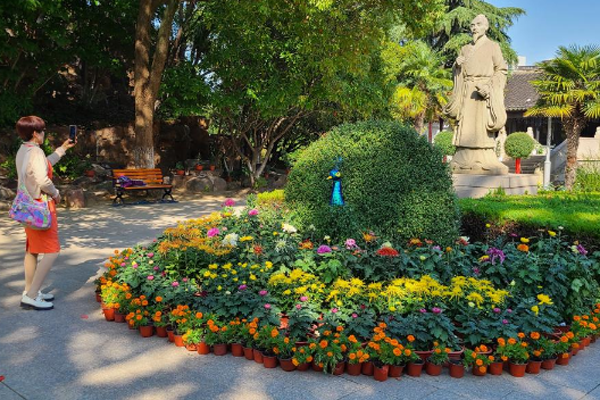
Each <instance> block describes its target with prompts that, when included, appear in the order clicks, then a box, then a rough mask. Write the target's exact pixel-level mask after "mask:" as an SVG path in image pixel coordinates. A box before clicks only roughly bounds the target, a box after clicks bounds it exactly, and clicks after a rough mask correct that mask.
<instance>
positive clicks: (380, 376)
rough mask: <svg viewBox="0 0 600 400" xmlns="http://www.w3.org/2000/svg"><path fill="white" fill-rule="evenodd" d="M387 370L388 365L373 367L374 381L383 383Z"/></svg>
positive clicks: (386, 376)
mask: <svg viewBox="0 0 600 400" xmlns="http://www.w3.org/2000/svg"><path fill="white" fill-rule="evenodd" d="M389 369H390V366H389V365H382V366H381V367H378V366H377V365H375V369H374V370H373V377H374V378H375V380H376V381H379V382H385V381H387V378H388V373H389Z"/></svg>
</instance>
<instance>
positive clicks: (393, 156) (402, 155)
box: [285, 121, 459, 243]
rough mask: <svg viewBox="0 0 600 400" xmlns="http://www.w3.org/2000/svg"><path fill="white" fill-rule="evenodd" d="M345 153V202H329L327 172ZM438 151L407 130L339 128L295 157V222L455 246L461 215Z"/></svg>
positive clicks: (373, 124)
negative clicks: (421, 239)
mask: <svg viewBox="0 0 600 400" xmlns="http://www.w3.org/2000/svg"><path fill="white" fill-rule="evenodd" d="M339 157H341V159H342V161H341V168H340V171H341V173H342V192H343V195H344V199H345V203H346V205H345V206H330V205H329V200H330V195H331V190H332V183H331V182H330V181H329V180H327V177H328V176H329V171H330V170H331V169H332V168H334V166H335V165H336V161H337V160H338V158H339ZM441 160H442V154H441V152H440V151H439V150H438V149H436V148H434V147H432V146H431V145H430V144H429V143H428V142H427V140H426V139H425V138H424V137H422V136H419V135H417V133H416V132H415V131H414V130H413V129H412V128H409V127H406V126H403V125H401V124H399V123H396V122H383V121H366V122H361V123H357V124H346V125H342V126H339V127H336V128H334V129H333V130H332V131H331V132H329V133H327V134H326V135H324V136H323V137H321V138H320V139H319V140H317V141H315V142H314V143H312V144H311V145H310V146H309V147H308V148H307V149H306V150H305V151H304V152H303V153H302V154H301V155H300V157H299V158H298V161H297V162H296V164H295V166H294V169H293V170H292V171H291V173H290V175H289V180H288V184H287V186H286V188H285V197H286V202H287V203H288V204H289V205H290V208H292V209H293V210H294V211H295V212H296V213H297V215H298V223H299V225H301V226H304V227H311V228H312V226H314V232H315V235H316V237H318V238H323V237H324V236H326V235H327V236H331V237H332V238H334V239H339V240H341V241H343V240H345V239H346V238H356V237H360V235H361V233H364V232H367V231H373V232H374V233H375V234H376V235H377V236H380V235H381V236H383V237H385V238H386V239H388V240H392V241H399V242H406V241H408V240H409V239H410V238H413V237H419V238H427V239H430V240H433V241H436V242H439V243H450V242H452V241H454V240H455V239H456V237H457V235H458V224H459V214H458V208H457V201H456V196H455V194H454V191H453V189H452V181H451V177H450V172H449V170H448V168H447V166H446V165H444V164H443V163H442V162H441Z"/></svg>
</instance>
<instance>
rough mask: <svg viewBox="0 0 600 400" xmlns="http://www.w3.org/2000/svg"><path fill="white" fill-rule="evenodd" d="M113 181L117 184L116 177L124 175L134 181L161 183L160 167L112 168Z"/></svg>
mask: <svg viewBox="0 0 600 400" xmlns="http://www.w3.org/2000/svg"><path fill="white" fill-rule="evenodd" d="M112 173H113V183H114V184H115V185H117V184H118V179H117V178H120V177H122V176H126V177H128V178H130V179H131V180H134V181H144V182H145V183H146V184H147V185H152V184H161V183H163V175H162V171H161V170H160V168H154V169H113V170H112Z"/></svg>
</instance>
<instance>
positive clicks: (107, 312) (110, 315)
mask: <svg viewBox="0 0 600 400" xmlns="http://www.w3.org/2000/svg"><path fill="white" fill-rule="evenodd" d="M102 312H103V313H104V318H106V320H107V321H114V320H115V309H114V308H103V309H102Z"/></svg>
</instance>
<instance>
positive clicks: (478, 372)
mask: <svg viewBox="0 0 600 400" xmlns="http://www.w3.org/2000/svg"><path fill="white" fill-rule="evenodd" d="M471 372H472V373H473V375H475V376H485V374H486V373H487V367H486V366H484V365H482V366H478V365H473V370H472V371H471Z"/></svg>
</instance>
